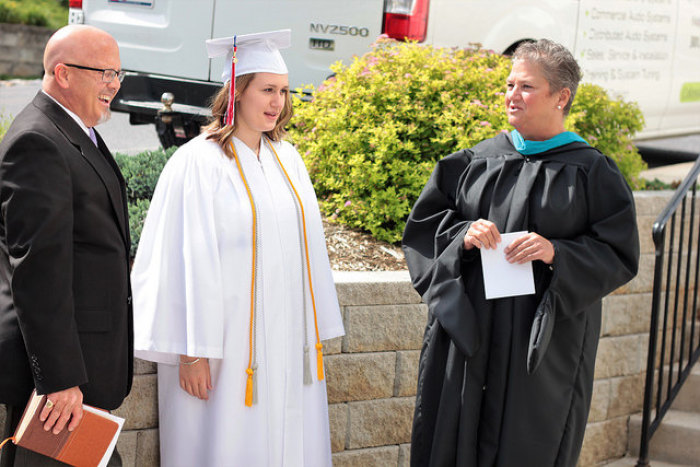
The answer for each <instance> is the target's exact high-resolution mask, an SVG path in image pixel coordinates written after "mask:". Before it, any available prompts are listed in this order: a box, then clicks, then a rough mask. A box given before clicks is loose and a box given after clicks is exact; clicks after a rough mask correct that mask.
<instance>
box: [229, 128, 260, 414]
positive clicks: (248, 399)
mask: <svg viewBox="0 0 700 467" xmlns="http://www.w3.org/2000/svg"><path fill="white" fill-rule="evenodd" d="M231 149H232V150H233V157H234V159H235V160H236V166H237V167H238V172H240V174H241V180H243V185H244V186H245V191H246V192H247V193H248V200H249V201H250V210H251V212H252V213H253V254H252V257H253V261H252V263H253V267H252V272H251V280H250V329H249V331H248V368H247V369H246V370H245V372H246V374H247V375H248V377H247V379H246V384H245V405H246V406H247V407H251V406H252V405H253V374H254V373H255V371H254V370H253V339H254V338H255V336H253V329H254V326H255V324H254V323H255V303H256V298H257V297H256V296H255V295H256V294H255V280H256V278H255V269H256V260H257V259H256V257H255V255H256V252H257V241H256V238H257V237H256V234H257V232H256V225H257V215H256V211H255V201H253V193H252V192H251V191H250V186H248V181H247V180H246V178H245V173H244V172H243V167H241V161H240V160H239V159H238V153H237V152H236V147H235V145H234V144H233V141H231Z"/></svg>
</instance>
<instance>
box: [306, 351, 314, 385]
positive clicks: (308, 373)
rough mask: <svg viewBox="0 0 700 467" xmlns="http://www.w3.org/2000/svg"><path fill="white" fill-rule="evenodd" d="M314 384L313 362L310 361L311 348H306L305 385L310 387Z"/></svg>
mask: <svg viewBox="0 0 700 467" xmlns="http://www.w3.org/2000/svg"><path fill="white" fill-rule="evenodd" d="M313 382H314V379H313V377H312V376H311V360H310V359H309V346H308V345H305V346H304V384H305V385H307V386H308V385H310V384H312V383H313Z"/></svg>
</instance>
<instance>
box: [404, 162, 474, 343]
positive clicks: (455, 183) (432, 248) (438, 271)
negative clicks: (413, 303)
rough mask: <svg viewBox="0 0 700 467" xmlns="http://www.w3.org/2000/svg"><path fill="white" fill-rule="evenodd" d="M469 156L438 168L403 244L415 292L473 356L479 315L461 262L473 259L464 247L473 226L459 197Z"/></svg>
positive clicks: (412, 216)
mask: <svg viewBox="0 0 700 467" xmlns="http://www.w3.org/2000/svg"><path fill="white" fill-rule="evenodd" d="M470 155H471V153H470V152H469V151H460V152H458V153H455V154H452V155H450V156H448V157H446V158H444V159H442V160H441V161H440V162H438V164H437V166H436V168H435V170H434V171H433V174H432V175H431V177H430V179H429V180H428V183H427V184H426V185H425V187H424V188H423V191H422V192H421V194H420V196H419V197H418V200H417V201H416V204H415V205H414V206H413V209H412V210H411V214H410V215H409V217H408V220H407V221H406V227H405V229H404V233H403V240H402V248H403V250H404V253H405V255H406V262H407V264H408V270H409V273H410V275H411V281H412V283H413V286H414V287H415V289H416V290H417V291H418V293H420V294H421V296H422V297H423V301H424V302H425V303H426V304H427V305H428V308H429V310H430V312H431V313H432V314H433V315H434V316H435V317H436V318H437V319H438V320H439V321H440V324H441V325H442V327H443V328H445V330H446V331H447V333H448V334H449V335H450V337H451V339H452V341H453V342H454V343H455V345H456V346H457V347H458V348H459V350H460V351H461V352H463V353H464V354H466V355H468V356H471V355H473V354H474V353H475V352H476V350H477V349H478V347H479V335H478V331H477V330H478V326H477V317H476V312H475V310H474V307H473V305H472V302H471V300H470V298H469V296H468V294H467V290H466V288H465V285H464V282H463V280H462V274H461V263H462V261H464V260H466V259H468V257H469V256H473V254H474V252H466V251H465V250H464V247H463V243H464V235H465V234H466V232H467V230H468V229H469V226H470V225H471V223H472V220H466V219H463V218H461V217H460V214H459V212H458V210H457V207H456V199H457V198H456V197H457V191H458V189H459V186H460V179H461V176H462V175H463V174H464V173H465V171H466V168H467V166H468V164H469V156H470ZM455 309H459V310H460V312H459V313H454V312H453V310H455Z"/></svg>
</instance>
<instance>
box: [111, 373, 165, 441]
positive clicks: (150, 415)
mask: <svg viewBox="0 0 700 467" xmlns="http://www.w3.org/2000/svg"><path fill="white" fill-rule="evenodd" d="M157 386H158V381H157V376H156V375H135V376H134V382H133V385H132V387H131V393H130V394H129V396H128V397H127V398H126V399H124V403H123V404H122V405H121V407H119V408H118V409H117V410H115V411H114V414H115V415H118V416H119V417H123V418H125V419H126V421H125V422H124V429H125V430H143V429H146V428H155V427H157V426H158V387H157Z"/></svg>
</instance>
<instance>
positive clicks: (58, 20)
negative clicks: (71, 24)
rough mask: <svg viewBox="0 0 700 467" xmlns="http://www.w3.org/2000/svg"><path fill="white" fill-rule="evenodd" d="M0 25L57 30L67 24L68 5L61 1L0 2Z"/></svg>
mask: <svg viewBox="0 0 700 467" xmlns="http://www.w3.org/2000/svg"><path fill="white" fill-rule="evenodd" d="M0 23H13V24H27V25H30V26H44V27H47V28H49V29H58V28H60V27H63V26H65V25H66V24H68V5H67V4H66V2H65V1H63V0H0Z"/></svg>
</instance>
